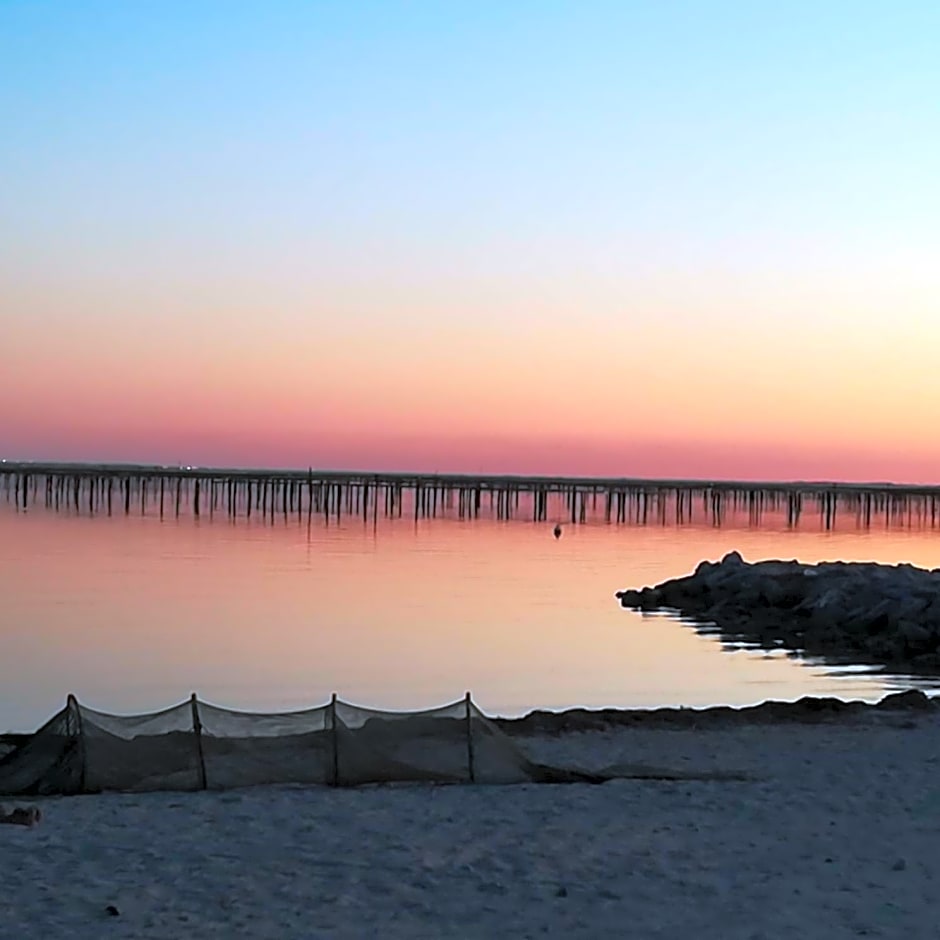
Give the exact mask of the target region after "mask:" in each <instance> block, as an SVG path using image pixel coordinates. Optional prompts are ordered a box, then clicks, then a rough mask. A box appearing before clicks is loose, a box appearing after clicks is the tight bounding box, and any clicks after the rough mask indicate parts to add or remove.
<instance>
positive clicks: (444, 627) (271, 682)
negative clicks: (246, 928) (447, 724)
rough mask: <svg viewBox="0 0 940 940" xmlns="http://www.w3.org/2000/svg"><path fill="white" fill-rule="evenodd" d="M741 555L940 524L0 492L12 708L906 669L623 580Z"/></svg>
mask: <svg viewBox="0 0 940 940" xmlns="http://www.w3.org/2000/svg"><path fill="white" fill-rule="evenodd" d="M732 549H737V550H739V551H740V552H741V553H742V554H743V555H744V557H745V558H747V559H749V560H758V559H761V558H771V557H784V558H799V559H801V560H803V561H806V562H814V561H819V560H824V559H838V558H841V559H845V560H877V561H882V562H900V561H908V562H913V563H915V564H918V565H923V566H927V567H937V566H940V534H938V533H937V532H936V531H933V532H931V531H914V530H905V529H895V530H888V529H873V530H869V531H862V530H857V529H855V528H847V529H845V530H844V531H835V532H829V533H826V532H822V531H818V529H814V528H813V527H812V526H811V525H810V526H808V527H806V528H804V529H800V530H796V531H787V530H786V529H785V528H784V527H780V526H776V525H774V524H769V525H767V526H765V527H762V528H753V527H748V526H747V523H746V520H744V521H743V522H740V523H735V521H734V520H731V522H730V523H729V524H726V525H724V526H722V527H721V528H715V527H713V526H707V525H706V526H684V527H676V526H660V525H649V526H640V525H621V526H616V525H605V524H603V523H602V522H596V523H590V522H589V523H588V524H586V525H580V526H574V525H569V526H566V527H565V530H564V534H563V537H562V538H561V539H559V540H556V539H554V538H553V537H552V523H549V524H535V523H532V522H525V521H501V522H497V521H494V520H491V519H478V520H474V521H459V520H456V519H452V518H443V519H434V520H422V521H420V522H418V523H417V524H415V522H414V521H413V520H409V519H408V518H407V517H406V518H402V519H395V520H382V519H379V520H378V523H377V525H376V526H375V527H374V528H373V526H372V525H371V524H364V523H363V522H362V521H361V520H359V519H349V520H344V521H343V522H342V523H341V524H339V525H336V524H331V525H326V524H325V523H324V522H323V521H322V519H321V520H317V519H314V521H313V523H312V524H311V525H309V526H308V525H305V524H303V523H302V522H298V521H297V520H287V521H278V522H274V523H271V522H270V521H268V522H260V521H257V520H253V521H251V522H248V521H246V520H245V519H239V520H238V521H236V522H232V521H230V520H228V519H227V518H225V517H224V516H222V517H220V516H216V517H215V519H213V520H211V521H210V520H208V519H205V518H203V519H201V520H195V519H193V518H191V517H183V518H180V519H166V520H160V519H159V518H155V517H153V516H150V515H144V516H140V515H138V516H134V515H131V516H127V517H125V516H115V517H112V518H109V517H100V516H99V517H94V518H91V517H88V516H81V515H78V516H69V515H65V514H57V513H54V512H52V511H50V510H46V509H42V508H30V509H29V511H28V512H16V511H15V510H14V509H13V508H12V507H11V506H10V505H8V504H5V505H0V598H2V608H0V649H2V655H0V728H3V729H29V728H32V727H35V726H36V725H37V724H38V723H40V722H41V721H43V720H44V719H45V718H46V717H48V716H49V715H51V714H52V713H53V712H55V711H56V710H57V709H58V708H59V707H60V706H61V704H62V702H63V701H64V698H65V696H66V694H67V693H68V692H74V693H75V694H76V695H77V696H78V697H79V698H80V699H81V700H83V701H85V702H86V703H87V704H89V705H92V706H94V707H96V708H101V709H104V710H110V711H118V712H127V711H139V710H152V709H156V708H160V707H163V706H166V705H169V704H171V703H175V702H177V701H179V700H180V699H182V698H184V697H185V696H187V695H188V694H189V693H190V692H191V691H198V692H199V693H200V695H201V696H202V697H204V698H206V699H208V700H210V701H214V702H217V703H219V704H224V705H228V706H231V707H236V708H244V709H249V710H253V709H259V710H268V709H285V708H297V707H304V706H309V705H313V704H321V703H322V702H324V701H325V700H326V699H327V698H328V697H329V695H330V694H331V693H332V692H334V691H335V692H337V693H339V694H340V695H341V696H342V697H344V698H346V699H348V700H351V701H355V702H358V703H362V704H368V705H375V706H378V707H387V708H422V707H426V706H430V705H434V704H440V703H443V702H446V701H451V700H453V699H455V698H458V697H460V696H462V695H463V693H464V691H465V690H471V691H472V693H473V695H474V698H475V699H476V700H477V702H478V703H479V704H480V706H481V707H482V708H483V709H484V710H485V711H487V712H490V713H498V714H519V713H523V712H525V711H528V710H529V709H532V708H536V707H540V708H552V709H558V708H564V707H568V706H575V705H584V706H591V707H597V706H639V707H651V706H657V705H688V706H704V705H710V704H719V703H726V704H749V703H755V702H759V701H762V700H764V699H793V698H797V697H799V696H802V695H808V694H823V695H839V696H842V697H846V698H864V699H869V700H873V699H877V698H879V697H880V696H882V695H883V694H885V692H886V691H889V690H894V689H897V688H905V687H909V686H910V685H911V684H913V683H911V682H908V681H906V680H905V679H904V678H903V677H884V676H878V675H871V674H862V673H853V672H851V671H848V672H847V671H844V670H843V671H834V670H832V669H830V668H827V667H826V666H824V665H821V664H819V663H805V662H802V661H799V660H796V659H793V658H790V657H787V656H786V655H783V654H766V653H762V652H759V651H749V650H739V651H736V652H729V651H727V650H726V649H724V648H723V647H722V645H721V643H720V642H719V641H717V640H715V639H713V638H709V637H705V636H701V635H699V634H697V633H696V632H695V631H694V630H693V629H691V628H690V627H688V626H684V625H682V624H679V623H676V622H673V621H671V620H668V619H665V618H661V617H648V618H643V617H641V616H639V615H638V614H635V613H632V612H629V611H625V610H622V609H621V608H620V607H619V605H618V603H617V601H616V599H615V598H614V592H615V591H616V590H618V589H620V588H625V587H639V586H642V585H644V584H652V583H655V582H658V581H660V580H662V579H664V578H668V577H674V576H677V575H681V574H685V573H687V572H689V571H691V570H692V569H693V568H694V567H695V565H696V564H697V563H698V562H699V561H700V560H702V559H703V558H709V559H717V558H719V557H720V556H721V555H723V554H724V553H725V552H727V551H730V550H732Z"/></svg>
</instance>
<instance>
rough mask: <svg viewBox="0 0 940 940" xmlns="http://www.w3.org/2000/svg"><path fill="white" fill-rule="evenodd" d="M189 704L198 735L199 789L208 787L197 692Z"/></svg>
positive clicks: (194, 729) (194, 727)
mask: <svg viewBox="0 0 940 940" xmlns="http://www.w3.org/2000/svg"><path fill="white" fill-rule="evenodd" d="M189 705H190V708H191V709H192V712H193V734H194V735H195V736H196V756H197V758H198V759H199V789H200V790H205V789H206V786H207V784H206V756H205V754H204V753H203V750H202V722H201V721H200V720H199V699H197V698H196V693H195V692H193V694H192V695H191V696H190V699H189Z"/></svg>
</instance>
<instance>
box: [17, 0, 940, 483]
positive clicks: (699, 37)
mask: <svg viewBox="0 0 940 940" xmlns="http://www.w3.org/2000/svg"><path fill="white" fill-rule="evenodd" d="M938 36H940V4H937V3H935V2H923V3H916V2H898V3H885V2H881V3H868V2H864V0H862V2H859V0H855V2H840V0H831V2H827V3H818V2H817V0H813V2H803V0H794V2H791V3H787V4H769V3H754V2H744V0H740V2H733V3H732V2H720V0H711V2H651V0H650V2H642V3H641V2H627V0H619V2H614V0H610V2H590V0H586V2H564V3H561V2H550V0H549V2H545V0H543V2H534V0H532V2H522V0H520V2H499V3H497V2H488V0H474V2H467V3H463V2H457V0H454V2H438V3H420V2H416V3H397V2H387V0H383V2H353V0H350V2H344V3H339V2H334V3H318V2H276V0H275V2H265V3H261V2H258V3H237V2H224V3H223V2H219V3H214V2H195V3H194V2H173V0H161V2H160V3H146V4H145V3H127V2H108V3H103V2H82V3H61V2H58V3H53V2H16V0H7V2H4V3H3V4H0V63H2V77H3V80H2V81H0V394H2V401H3V406H2V411H0V415H2V418H0V456H2V457H6V458H8V459H10V458H31V459H70V460H71V459H75V460H102V461H103V460H132V461H148V462H149V461H153V462H160V463H177V462H182V463H187V464H195V463H199V464H214V465H250V466H293V467H307V466H313V467H317V468H348V469H418V470H425V471H467V472H522V473H527V472H531V473H546V474H585V475H615V476H651V477H662V476H667V477H723V478H729V477H730V478H738V479H742V478H750V479H795V478H804V479H805V478H813V479H821V478H825V479H845V480H895V481H918V482H937V481H938V480H940V435H938V434H937V433H936V432H935V428H934V424H935V422H934V420H933V417H934V415H935V413H936V411H937V407H938V405H940V362H938V355H940V171H938V167H940V104H938V102H940V64H938V57H937V41H938Z"/></svg>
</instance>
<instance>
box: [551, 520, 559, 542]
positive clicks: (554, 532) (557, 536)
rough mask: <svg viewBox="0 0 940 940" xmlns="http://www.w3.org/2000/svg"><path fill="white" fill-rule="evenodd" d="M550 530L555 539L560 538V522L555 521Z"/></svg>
mask: <svg viewBox="0 0 940 940" xmlns="http://www.w3.org/2000/svg"><path fill="white" fill-rule="evenodd" d="M552 532H553V534H554V536H555V538H556V539H560V538H561V523H560V522H556V523H555V528H554V529H553V530H552Z"/></svg>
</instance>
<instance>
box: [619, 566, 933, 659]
mask: <svg viewBox="0 0 940 940" xmlns="http://www.w3.org/2000/svg"><path fill="white" fill-rule="evenodd" d="M616 596H617V598H618V599H619V600H620V603H621V604H622V605H623V606H624V607H627V608H631V609H634V610H642V611H674V612H676V613H677V614H679V615H681V616H682V617H684V618H688V619H690V620H692V621H693V622H696V623H714V624H715V625H716V626H717V627H718V629H719V630H720V631H721V632H722V633H723V634H726V635H728V636H731V637H736V638H742V639H747V640H750V641H752V642H756V643H759V644H760V645H761V646H763V647H766V648H768V649H773V648H780V647H785V648H787V649H793V650H800V651H803V652H805V653H808V654H810V655H819V656H824V657H826V658H829V659H837V660H841V661H852V662H860V663H871V664H883V665H885V666H886V667H889V668H894V669H897V668H903V669H906V670H909V671H912V672H922V673H940V569H934V570H926V569H923V568H916V567H914V566H913V565H907V564H901V565H882V564H876V563H874V562H871V563H868V562H865V563H859V562H838V561H837V562H821V563H819V564H816V565H805V564H802V563H801V562H798V561H760V562H755V563H748V562H746V561H744V559H743V558H742V557H741V555H740V554H738V552H731V553H730V554H728V555H725V557H724V558H722V559H721V561H720V562H709V561H703V562H701V564H699V566H698V567H697V568H696V569H695V572H694V573H693V574H691V575H688V576H687V577H682V578H674V579H672V580H670V581H664V582H663V583H662V584H658V585H656V586H655V587H645V588H643V589H641V590H626V591H618V592H617V595H616Z"/></svg>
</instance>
